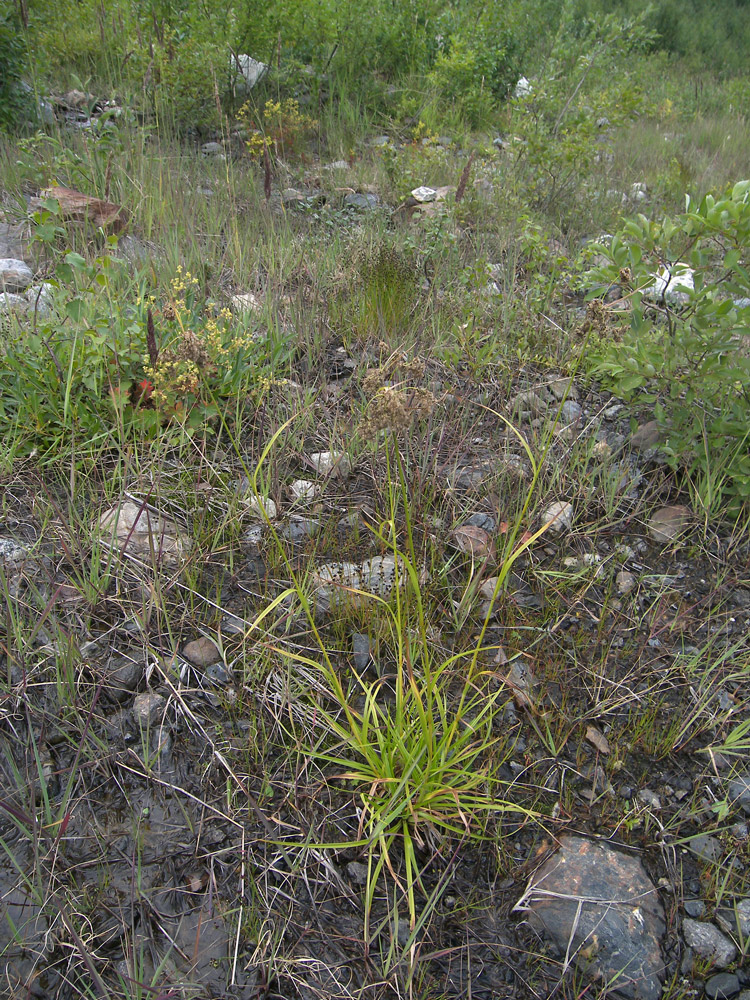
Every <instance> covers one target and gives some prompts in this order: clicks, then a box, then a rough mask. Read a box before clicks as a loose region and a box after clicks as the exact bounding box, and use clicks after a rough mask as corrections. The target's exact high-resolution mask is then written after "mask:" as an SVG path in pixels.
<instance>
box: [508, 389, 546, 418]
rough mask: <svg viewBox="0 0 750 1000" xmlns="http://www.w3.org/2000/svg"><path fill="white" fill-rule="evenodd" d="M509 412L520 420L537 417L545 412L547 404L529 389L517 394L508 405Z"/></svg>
mask: <svg viewBox="0 0 750 1000" xmlns="http://www.w3.org/2000/svg"><path fill="white" fill-rule="evenodd" d="M510 408H511V412H512V413H513V414H514V415H515V416H517V417H519V418H520V419H522V420H528V419H530V418H531V417H538V416H539V415H540V414H542V413H544V412H545V411H546V410H547V403H546V401H545V400H543V399H542V397H541V396H540V395H539V393H536V392H533V391H532V390H531V389H529V390H527V391H526V392H519V393H518V395H517V396H516V397H515V398H514V400H513V402H512V403H511V404H510Z"/></svg>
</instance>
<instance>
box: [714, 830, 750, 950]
mask: <svg viewBox="0 0 750 1000" xmlns="http://www.w3.org/2000/svg"><path fill="white" fill-rule="evenodd" d="M719 846H720V847H721V845H719ZM714 918H715V920H716V921H717V923H718V924H719V925H720V926H721V927H722V928H723V929H724V930H725V931H726V932H727V933H728V934H737V935H738V936H739V937H741V938H742V940H743V941H746V940H747V939H748V937H750V899H741V900H739V902H737V903H735V904H734V907H732V908H730V907H728V906H723V907H721V909H719V910H717V911H716V913H715V914H714Z"/></svg>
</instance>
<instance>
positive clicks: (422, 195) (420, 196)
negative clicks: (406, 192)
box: [411, 187, 438, 205]
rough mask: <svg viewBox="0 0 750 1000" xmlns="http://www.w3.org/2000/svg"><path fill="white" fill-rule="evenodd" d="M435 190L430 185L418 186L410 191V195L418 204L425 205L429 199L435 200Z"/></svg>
mask: <svg viewBox="0 0 750 1000" xmlns="http://www.w3.org/2000/svg"><path fill="white" fill-rule="evenodd" d="M437 195H438V193H437V191H436V190H435V188H430V187H418V188H414V190H413V191H412V192H411V196H412V198H413V199H414V201H416V202H417V204H418V205H425V204H427V203H428V202H430V201H435V199H436V198H437Z"/></svg>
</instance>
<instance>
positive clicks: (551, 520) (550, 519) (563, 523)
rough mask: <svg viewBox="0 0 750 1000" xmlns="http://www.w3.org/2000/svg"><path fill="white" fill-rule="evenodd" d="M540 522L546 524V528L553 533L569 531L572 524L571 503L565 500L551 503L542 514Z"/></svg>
mask: <svg viewBox="0 0 750 1000" xmlns="http://www.w3.org/2000/svg"><path fill="white" fill-rule="evenodd" d="M542 524H544V525H547V524H548V525H549V528H548V530H549V531H550V532H552V533H553V534H555V535H559V534H561V533H562V532H563V531H570V529H571V527H572V526H573V504H572V503H568V502H567V500H556V501H555V502H554V503H551V504H550V505H549V507H547V509H546V510H545V511H544V513H543V514H542Z"/></svg>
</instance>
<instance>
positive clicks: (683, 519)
mask: <svg viewBox="0 0 750 1000" xmlns="http://www.w3.org/2000/svg"><path fill="white" fill-rule="evenodd" d="M691 520H692V515H691V513H690V511H689V510H688V508H687V507H680V506H676V507H660V508H659V509H658V510H657V511H656V512H655V513H654V514H653V516H652V517H651V520H650V521H649V522H648V533H649V535H650V536H651V538H652V540H653V541H655V542H657V543H658V544H660V545H666V544H668V543H669V542H673V541H674V540H675V539H676V538H679V536H680V535H681V534H683V532H685V531H686V530H687V528H688V527H689V526H690V522H691Z"/></svg>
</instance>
